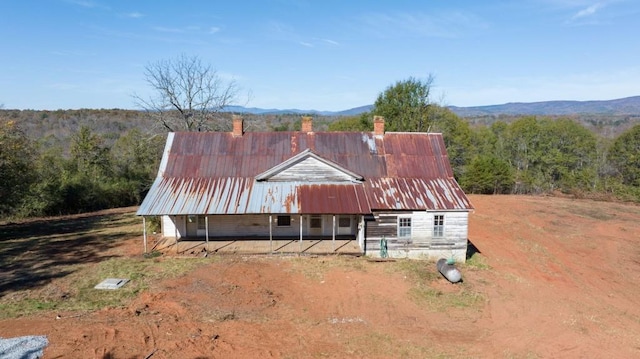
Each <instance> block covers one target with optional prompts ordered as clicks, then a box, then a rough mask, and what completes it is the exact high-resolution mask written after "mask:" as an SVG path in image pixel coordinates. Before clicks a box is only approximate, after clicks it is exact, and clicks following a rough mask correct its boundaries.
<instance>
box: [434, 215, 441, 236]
mask: <svg viewBox="0 0 640 359" xmlns="http://www.w3.org/2000/svg"><path fill="white" fill-rule="evenodd" d="M433 236H434V237H444V214H436V215H434V216H433Z"/></svg>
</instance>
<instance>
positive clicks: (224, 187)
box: [137, 116, 473, 261]
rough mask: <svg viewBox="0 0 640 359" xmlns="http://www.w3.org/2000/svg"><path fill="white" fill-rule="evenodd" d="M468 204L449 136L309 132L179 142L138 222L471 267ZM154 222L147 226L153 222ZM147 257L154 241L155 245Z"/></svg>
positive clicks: (181, 235)
mask: <svg viewBox="0 0 640 359" xmlns="http://www.w3.org/2000/svg"><path fill="white" fill-rule="evenodd" d="M472 208H473V207H472V205H471V203H470V202H469V199H468V198H467V196H466V195H465V194H464V192H463V191H462V189H461V188H460V186H459V185H458V183H457V182H456V180H455V179H454V178H453V172H452V170H451V165H450V163H449V159H448V156H447V152H446V149H445V145H444V141H443V138H442V134H440V133H413V132H412V133H409V132H405V133H395V132H386V133H385V130H384V119H383V118H382V117H379V116H376V117H375V118H374V131H373V132H314V131H313V123H312V118H310V117H303V119H302V130H301V131H292V132H245V131H244V129H243V121H242V118H240V117H237V116H235V117H234V118H233V130H232V132H175V133H169V134H168V137H167V143H166V146H165V150H164V154H163V157H162V161H161V164H160V168H159V170H158V176H157V178H156V180H155V182H154V183H153V185H152V187H151V189H150V190H149V192H148V194H147V196H146V197H145V199H144V201H143V202H142V205H141V206H140V208H139V210H138V212H137V214H138V215H140V216H161V218H162V220H161V223H162V235H163V237H164V238H165V239H171V240H174V241H175V243H178V241H185V240H197V241H205V240H206V242H207V243H212V242H215V241H222V240H229V239H230V238H242V239H251V240H252V241H254V242H255V243H260V242H262V243H264V242H265V241H266V242H268V241H273V240H279V239H290V240H296V241H297V240H299V241H300V242H302V241H303V240H309V239H316V240H323V239H324V240H335V239H336V238H340V239H347V240H351V241H353V243H354V244H356V245H357V248H358V250H359V251H360V253H363V254H365V255H368V256H374V257H378V256H389V257H410V258H425V259H426V258H435V259H437V258H440V257H446V258H450V257H454V258H455V259H456V260H457V261H464V260H465V256H466V249H467V235H468V234H467V233H468V214H469V211H470V210H472ZM143 218H144V217H143ZM145 245H146V233H145Z"/></svg>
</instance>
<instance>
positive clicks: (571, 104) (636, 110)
mask: <svg viewBox="0 0 640 359" xmlns="http://www.w3.org/2000/svg"><path fill="white" fill-rule="evenodd" d="M372 108H373V105H366V106H360V107H355V108H352V109H348V110H343V111H317V110H298V109H285V110H280V109H263V108H256V107H242V106H228V107H226V108H225V109H224V111H225V112H235V113H251V114H255V115H283V114H301V115H318V116H356V115H359V114H361V113H364V112H368V111H371V109H372ZM448 108H449V109H450V110H451V111H453V112H454V113H455V114H456V115H458V116H460V117H479V116H497V115H510V116H514V115H543V116H552V115H580V114H591V115H640V96H634V97H627V98H621V99H616V100H607V101H543V102H510V103H506V104H502V105H489V106H472V107H458V106H448Z"/></svg>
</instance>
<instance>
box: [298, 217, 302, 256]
mask: <svg viewBox="0 0 640 359" xmlns="http://www.w3.org/2000/svg"><path fill="white" fill-rule="evenodd" d="M298 247H299V249H298V252H299V253H302V215H300V244H299V246H298Z"/></svg>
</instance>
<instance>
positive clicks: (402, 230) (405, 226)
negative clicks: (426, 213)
mask: <svg viewBox="0 0 640 359" xmlns="http://www.w3.org/2000/svg"><path fill="white" fill-rule="evenodd" d="M397 225H398V238H411V233H412V227H413V226H412V221H411V216H398V222H397Z"/></svg>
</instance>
